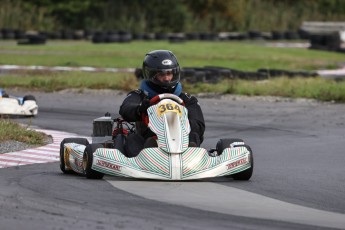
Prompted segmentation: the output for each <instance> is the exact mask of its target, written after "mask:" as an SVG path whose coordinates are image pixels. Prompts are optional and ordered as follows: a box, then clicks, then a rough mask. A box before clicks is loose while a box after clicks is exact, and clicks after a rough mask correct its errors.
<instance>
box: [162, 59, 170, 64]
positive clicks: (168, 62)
mask: <svg viewBox="0 0 345 230" xmlns="http://www.w3.org/2000/svg"><path fill="white" fill-rule="evenodd" d="M162 64H163V65H171V64H172V61H171V60H170V59H165V60H163V61H162Z"/></svg>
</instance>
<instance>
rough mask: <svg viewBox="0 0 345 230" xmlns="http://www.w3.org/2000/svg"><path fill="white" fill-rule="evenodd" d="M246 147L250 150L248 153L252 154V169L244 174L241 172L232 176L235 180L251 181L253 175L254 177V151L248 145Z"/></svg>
mask: <svg viewBox="0 0 345 230" xmlns="http://www.w3.org/2000/svg"><path fill="white" fill-rule="evenodd" d="M245 147H246V148H247V149H248V151H249V152H250V158H249V160H250V168H248V169H246V170H244V171H242V172H239V173H235V174H233V175H231V176H232V178H233V179H234V180H249V179H250V178H251V177H252V175H253V169H254V157H253V152H252V149H251V148H250V147H249V146H248V145H245Z"/></svg>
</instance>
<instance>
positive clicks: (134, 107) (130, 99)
mask: <svg viewBox="0 0 345 230" xmlns="http://www.w3.org/2000/svg"><path fill="white" fill-rule="evenodd" d="M142 99H143V96H142V95H141V92H140V91H138V90H134V91H132V92H130V93H129V94H128V95H127V97H126V98H125V100H124V101H123V102H122V105H121V106H120V111H119V113H120V115H121V116H122V118H123V119H125V120H126V121H128V122H135V121H140V120H141V117H140V115H139V114H138V106H139V105H140V103H141V101H142Z"/></svg>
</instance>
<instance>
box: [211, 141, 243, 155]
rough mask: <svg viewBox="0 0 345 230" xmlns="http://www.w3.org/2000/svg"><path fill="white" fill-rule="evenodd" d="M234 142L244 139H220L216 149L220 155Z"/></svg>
mask: <svg viewBox="0 0 345 230" xmlns="http://www.w3.org/2000/svg"><path fill="white" fill-rule="evenodd" d="M234 142H243V140H242V139H238V138H230V139H220V140H219V141H218V142H217V146H216V150H217V154H218V156H219V155H222V153H223V151H224V149H226V148H229V147H230V144H232V143H234Z"/></svg>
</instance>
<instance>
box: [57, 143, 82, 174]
mask: <svg viewBox="0 0 345 230" xmlns="http://www.w3.org/2000/svg"><path fill="white" fill-rule="evenodd" d="M67 143H77V144H81V145H85V146H87V145H89V141H88V140H87V139H85V138H65V139H63V140H62V141H61V143H60V169H61V171H62V172H63V173H66V174H70V173H73V171H72V170H71V169H66V164H65V154H64V144H67Z"/></svg>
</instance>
